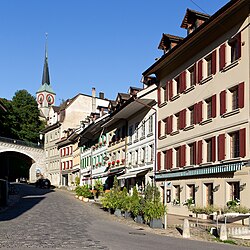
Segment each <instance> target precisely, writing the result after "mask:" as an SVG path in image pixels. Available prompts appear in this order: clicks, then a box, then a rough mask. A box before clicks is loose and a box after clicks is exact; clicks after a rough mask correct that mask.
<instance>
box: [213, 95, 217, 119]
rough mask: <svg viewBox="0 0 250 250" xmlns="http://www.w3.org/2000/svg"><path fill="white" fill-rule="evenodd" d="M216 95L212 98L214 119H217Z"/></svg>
mask: <svg viewBox="0 0 250 250" xmlns="http://www.w3.org/2000/svg"><path fill="white" fill-rule="evenodd" d="M216 108H217V107H216V95H213V96H212V117H213V118H215V117H216Z"/></svg>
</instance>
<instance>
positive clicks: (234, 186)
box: [228, 181, 240, 200]
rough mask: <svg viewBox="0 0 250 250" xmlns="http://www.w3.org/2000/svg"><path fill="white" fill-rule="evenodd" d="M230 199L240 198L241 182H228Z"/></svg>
mask: <svg viewBox="0 0 250 250" xmlns="http://www.w3.org/2000/svg"><path fill="white" fill-rule="evenodd" d="M228 184H229V197H230V200H240V182H239V181H236V182H228Z"/></svg>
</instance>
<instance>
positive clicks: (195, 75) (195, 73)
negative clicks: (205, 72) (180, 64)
mask: <svg viewBox="0 0 250 250" xmlns="http://www.w3.org/2000/svg"><path fill="white" fill-rule="evenodd" d="M194 82H195V84H197V63H195V64H194Z"/></svg>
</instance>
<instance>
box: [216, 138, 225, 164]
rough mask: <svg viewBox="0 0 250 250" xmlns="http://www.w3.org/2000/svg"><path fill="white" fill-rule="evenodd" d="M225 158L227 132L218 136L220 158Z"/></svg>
mask: <svg viewBox="0 0 250 250" xmlns="http://www.w3.org/2000/svg"><path fill="white" fill-rule="evenodd" d="M224 159H225V134H221V135H219V136H218V160H219V161H221V160H224Z"/></svg>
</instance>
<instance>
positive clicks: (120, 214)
mask: <svg viewBox="0 0 250 250" xmlns="http://www.w3.org/2000/svg"><path fill="white" fill-rule="evenodd" d="M114 215H115V216H117V217H121V216H122V211H121V209H118V208H116V210H115V213H114Z"/></svg>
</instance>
